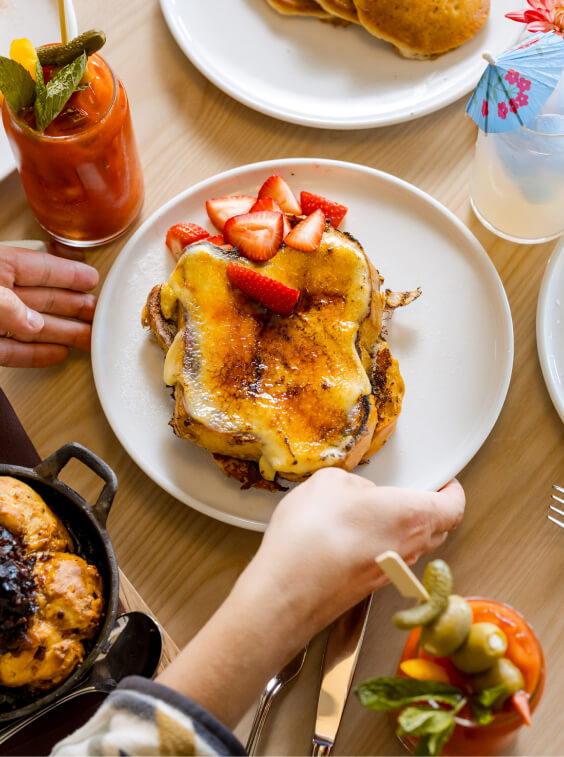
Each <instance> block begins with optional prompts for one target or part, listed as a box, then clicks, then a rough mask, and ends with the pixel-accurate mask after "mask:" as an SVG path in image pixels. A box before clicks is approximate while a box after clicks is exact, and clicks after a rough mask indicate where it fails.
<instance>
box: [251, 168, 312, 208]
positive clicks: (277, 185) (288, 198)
mask: <svg viewBox="0 0 564 757" xmlns="http://www.w3.org/2000/svg"><path fill="white" fill-rule="evenodd" d="M258 197H259V200H260V199H262V198H264V197H272V199H273V200H276V202H277V203H278V205H280V207H281V208H282V210H283V211H284V213H293V214H294V215H298V216H300V215H301V214H302V209H301V208H300V203H299V202H298V200H297V197H296V195H295V194H294V193H293V192H292V190H291V189H290V187H289V186H288V183H287V182H286V181H285V180H284V179H283V178H282V177H281V176H280V175H279V174H277V173H275V174H273V175H272V176H270V177H269V178H268V179H267V180H266V181H265V182H264V184H263V185H262V187H261V188H260V189H259V192H258Z"/></svg>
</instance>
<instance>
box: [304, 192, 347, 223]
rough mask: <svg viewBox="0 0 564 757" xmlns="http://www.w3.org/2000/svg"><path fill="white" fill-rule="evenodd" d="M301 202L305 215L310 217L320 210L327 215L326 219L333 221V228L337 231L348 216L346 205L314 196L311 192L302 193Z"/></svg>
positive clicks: (320, 196)
mask: <svg viewBox="0 0 564 757" xmlns="http://www.w3.org/2000/svg"><path fill="white" fill-rule="evenodd" d="M300 202H301V204H302V212H303V213H305V215H309V214H310V213H313V211H314V210H317V209H318V208H319V210H322V211H323V213H324V214H325V218H328V219H329V220H330V221H331V226H333V227H334V228H335V229H336V228H337V227H338V226H339V224H340V223H341V221H342V220H343V218H344V217H345V216H346V214H347V210H348V208H347V206H346V205H341V204H340V203H339V202H335V201H334V200H328V199H327V197H322V195H314V194H312V193H311V192H300Z"/></svg>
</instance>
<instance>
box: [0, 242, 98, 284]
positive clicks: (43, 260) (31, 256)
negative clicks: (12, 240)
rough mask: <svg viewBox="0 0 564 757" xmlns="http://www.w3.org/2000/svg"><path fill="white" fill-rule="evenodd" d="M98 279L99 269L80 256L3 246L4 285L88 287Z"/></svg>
mask: <svg viewBox="0 0 564 757" xmlns="http://www.w3.org/2000/svg"><path fill="white" fill-rule="evenodd" d="M97 283H98V272H97V271H96V269H95V268H92V266H89V265H86V263H81V262H80V261H77V260H66V259H65V258H61V257H57V256H54V255H50V254H49V253H47V252H30V251H29V250H21V249H18V248H17V247H1V248H0V286H31V287H34V286H45V287H57V288H60V289H74V290H76V291H88V290H89V289H93V288H94V287H95V286H96V284H97Z"/></svg>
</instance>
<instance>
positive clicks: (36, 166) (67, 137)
mask: <svg viewBox="0 0 564 757" xmlns="http://www.w3.org/2000/svg"><path fill="white" fill-rule="evenodd" d="M88 66H89V70H90V72H91V80H90V83H89V85H88V86H87V87H86V88H84V89H83V90H82V91H80V92H75V94H73V95H72V97H71V98H70V100H69V101H68V103H67V105H66V106H65V107H64V108H63V111H62V112H61V113H60V114H59V115H58V116H57V118H55V120H54V121H53V122H52V123H51V124H50V125H49V126H48V127H47V129H46V130H45V132H38V131H36V130H35V129H34V128H33V126H34V123H27V122H26V120H25V117H22V115H21V114H15V113H13V112H12V110H11V109H10V107H9V106H8V104H7V101H4V104H3V106H2V118H3V122H4V128H5V129H6V134H7V135H8V139H9V142H10V146H11V148H12V152H13V153H14V156H15V158H16V164H17V167H18V171H19V173H20V177H21V180H22V183H23V185H24V189H25V192H26V195H27V199H28V202H29V204H30V206H31V209H32V211H33V213H34V215H35V217H36V218H37V220H38V221H39V223H40V224H41V226H42V227H43V228H44V229H45V231H47V232H48V233H49V234H51V236H53V237H54V238H55V239H56V240H58V241H59V242H63V243H65V244H69V245H72V246H75V247H93V246H95V245H99V244H103V243H104V242H109V241H111V240H112V239H115V238H116V237H118V236H120V234H122V233H123V232H124V231H125V230H126V229H127V228H128V227H129V226H130V225H131V223H132V222H133V221H134V220H135V218H136V217H137V215H138V213H139V211H140V210H141V206H142V204H143V192H144V190H143V175H142V171H141V163H140V160H139V155H138V152H137V145H136V143H135V136H134V134H133V127H132V124H131V117H130V113H129V103H128V99H127V95H126V93H125V89H124V88H123V85H122V83H121V82H120V81H119V79H118V78H117V77H116V76H115V75H114V73H113V71H112V70H111V68H110V67H109V66H108V64H107V63H106V61H105V60H104V59H103V58H102V57H101V56H99V55H92V56H91V57H90V58H89V64H88Z"/></svg>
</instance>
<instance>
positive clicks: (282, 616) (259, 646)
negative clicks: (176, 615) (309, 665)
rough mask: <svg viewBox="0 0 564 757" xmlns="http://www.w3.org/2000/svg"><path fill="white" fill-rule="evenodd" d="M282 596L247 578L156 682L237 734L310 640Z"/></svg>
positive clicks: (307, 631)
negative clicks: (263, 694) (237, 727)
mask: <svg viewBox="0 0 564 757" xmlns="http://www.w3.org/2000/svg"><path fill="white" fill-rule="evenodd" d="M293 615H294V613H293V612H292V609H291V608H289V607H288V606H287V605H285V604H284V599H283V592H277V593H276V594H275V593H273V592H272V591H268V589H267V582H264V589H263V584H262V582H261V583H258V584H257V582H256V581H254V580H253V578H252V577H249V576H248V575H247V574H243V576H241V578H240V579H239V581H238V582H237V584H236V585H235V587H234V588H233V591H232V592H231V594H230V595H229V597H228V598H227V600H226V601H225V602H224V603H223V605H222V606H221V607H220V608H219V609H218V610H217V612H216V613H215V614H214V615H213V616H212V618H210V620H209V621H208V622H207V623H206V625H205V626H204V627H203V628H202V629H201V630H200V631H199V632H198V634H196V636H195V637H194V638H193V639H192V641H190V642H189V643H188V645H187V646H186V647H185V648H184V649H183V650H182V652H181V653H180V654H179V655H178V657H177V658H176V659H175V660H174V661H173V662H172V664H171V665H169V667H168V668H167V669H166V670H165V671H164V672H163V673H162V674H161V675H160V676H159V678H158V679H157V680H158V682H159V683H162V684H165V685H167V686H170V687H171V688H174V689H176V690H177V691H180V692H181V693H182V694H184V695H186V696H188V697H190V699H192V700H193V701H195V702H197V703H198V704H200V705H201V706H202V707H204V708H206V709H207V710H209V711H210V712H211V713H212V714H213V715H215V716H216V717H217V718H218V719H219V720H221V721H222V722H223V723H224V724H225V725H227V726H228V727H230V728H233V727H234V726H235V725H236V724H237V723H238V721H239V720H240V719H241V717H242V716H243V715H244V713H245V712H246V711H247V710H248V709H249V707H250V706H251V705H252V703H253V701H254V700H255V699H256V698H257V696H258V695H259V693H260V691H261V690H262V688H263V687H264V685H265V684H266V682H267V681H268V680H269V678H271V676H272V675H274V674H275V673H276V672H277V671H278V670H279V669H280V668H281V667H283V666H284V665H285V664H286V662H288V660H290V659H291V658H292V657H293V656H294V654H296V652H297V651H298V650H299V649H300V648H301V647H302V646H303V645H304V644H305V642H306V641H307V640H308V639H309V633H310V629H309V628H308V627H307V626H304V625H303V624H302V625H301V627H296V623H295V620H294V619H293Z"/></svg>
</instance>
